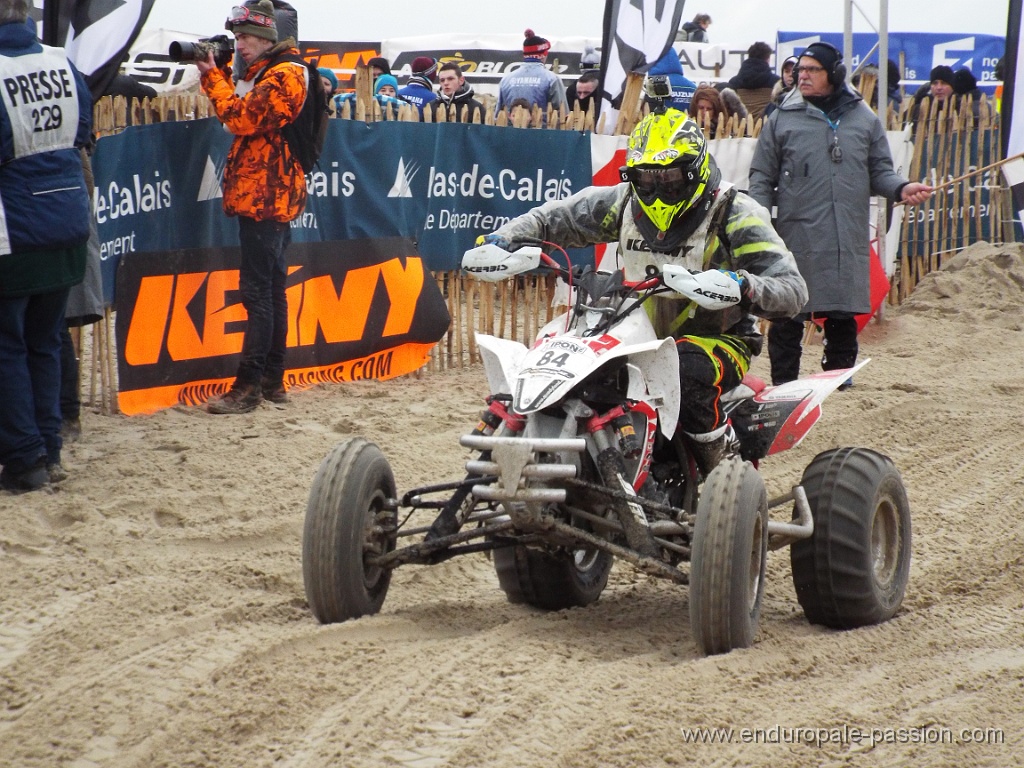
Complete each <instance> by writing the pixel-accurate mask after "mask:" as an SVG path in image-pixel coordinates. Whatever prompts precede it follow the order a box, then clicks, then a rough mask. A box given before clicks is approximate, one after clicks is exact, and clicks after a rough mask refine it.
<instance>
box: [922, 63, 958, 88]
mask: <svg viewBox="0 0 1024 768" xmlns="http://www.w3.org/2000/svg"><path fill="white" fill-rule="evenodd" d="M928 80H929V82H932V83H934V82H935V81H936V80H941V81H942V82H944V83H949V84H950V85H953V68H952V67H950V66H947V65H945V64H939V66H937V67H935V68H934V69H933V70H932V72H931V74H930V75H928Z"/></svg>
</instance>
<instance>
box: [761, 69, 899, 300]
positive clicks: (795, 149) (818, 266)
mask: <svg viewBox="0 0 1024 768" xmlns="http://www.w3.org/2000/svg"><path fill="white" fill-rule="evenodd" d="M830 118H831V121H830ZM833 126H835V127H834V128H833ZM836 137H838V146H839V149H840V150H841V152H842V160H841V161H840V162H834V161H833V159H832V147H833V144H834V142H835V141H836ZM906 183H907V180H906V179H904V178H902V177H901V176H899V175H898V174H897V173H896V172H895V171H894V170H893V162H892V155H891V153H890V152H889V144H888V141H887V140H886V136H885V129H884V128H883V127H882V123H881V121H880V120H879V119H878V117H877V116H876V115H875V113H874V112H872V111H871V109H870V108H869V107H868V106H867V105H866V104H865V103H864V101H863V99H862V98H861V97H860V95H859V94H857V93H856V92H854V91H853V90H851V89H849V88H845V87H844V91H843V94H842V97H841V98H840V100H839V104H838V106H836V107H835V108H833V110H832V112H831V114H830V116H829V117H826V116H825V113H823V112H822V111H821V110H820V109H818V108H817V107H815V106H814V105H812V104H810V103H808V102H806V101H805V100H804V98H803V95H802V94H801V93H800V91H799V90H797V89H794V90H793V91H792V92H791V93H790V94H789V95H788V96H787V97H786V98H785V99H784V101H783V102H782V105H781V106H780V107H779V108H778V109H776V110H775V111H774V112H772V114H771V115H770V116H769V118H768V120H767V122H766V124H765V126H764V127H763V128H762V129H761V135H760V136H759V137H758V141H757V148H756V149H755V151H754V159H753V161H752V162H751V164H750V196H751V197H753V198H754V199H755V200H757V201H758V202H759V203H761V204H762V205H763V206H765V207H766V208H768V209H769V210H771V208H772V206H773V205H774V206H778V218H777V220H776V222H775V228H776V229H777V230H778V232H779V234H780V235H781V236H782V239H783V240H784V241H785V243H786V245H787V246H788V247H789V249H790V250H791V251H792V252H793V255H794V256H795V257H796V262H797V266H798V267H799V268H800V273H801V274H802V275H803V277H804V280H806V281H807V290H808V293H809V295H810V299H809V300H808V302H807V305H806V307H805V308H804V311H805V312H830V311H831V312H836V311H841V312H852V313H855V314H862V313H866V312H870V311H871V300H870V283H869V275H870V272H869V263H870V262H869V251H868V240H869V229H868V214H869V205H870V198H871V195H882V196H884V197H887V198H889V199H890V200H895V199H896V197H897V195H898V194H899V192H900V190H901V189H902V187H903V185H905V184H906Z"/></svg>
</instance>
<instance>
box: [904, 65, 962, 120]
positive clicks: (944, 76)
mask: <svg viewBox="0 0 1024 768" xmlns="http://www.w3.org/2000/svg"><path fill="white" fill-rule="evenodd" d="M953 80H954V76H953V68H952V67H950V66H947V65H946V64H939V65H938V66H937V67H933V68H932V71H931V72H930V73H929V74H928V82H927V83H925V84H924V85H922V86H921V87H920V88H918V89H917V91H916V92H915V93H914V103H913V104H912V105H911V107H910V119H911V120H912V121H913V122H915V123H916V122H917V121H918V119H919V118H920V117H921V103H922V102H923V101H924V100H925V99H928V100H929V101H930V102H931V113H932V114H933V115H935V114H938V112H939V111H942V112H945V113H947V114H948V113H949V111H950V110H951V109H952V108H953V106H954V104H955V98H954V97H955V95H956V93H955V91H954V90H953Z"/></svg>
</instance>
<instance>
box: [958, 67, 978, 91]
mask: <svg viewBox="0 0 1024 768" xmlns="http://www.w3.org/2000/svg"><path fill="white" fill-rule="evenodd" d="M977 87H978V78H976V77H975V76H974V73H973V72H971V70H969V69H968V68H967V67H960V69H958V70H957V71H956V72H954V73H953V90H954V91H956V92H957V93H959V94H960V95H961V96H963V95H965V94H968V93H970V92H971V91H973V90H974V89H975V88H977Z"/></svg>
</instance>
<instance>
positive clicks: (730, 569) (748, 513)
mask: <svg viewBox="0 0 1024 768" xmlns="http://www.w3.org/2000/svg"><path fill="white" fill-rule="evenodd" d="M542 265H544V267H545V268H547V269H551V270H553V271H555V272H556V273H557V274H559V275H560V276H562V277H563V278H564V279H566V280H568V281H569V282H570V291H571V292H570V295H571V297H572V299H571V304H572V306H571V308H570V310H569V311H568V312H567V313H566V314H564V315H562V316H560V317H558V318H556V319H555V320H554V321H553V322H551V323H549V324H548V325H547V326H545V327H544V328H542V329H541V330H540V332H539V334H538V337H537V341H536V342H535V344H534V345H533V347H531V348H529V349H528V348H527V347H525V346H524V345H522V344H520V343H518V342H513V341H507V340H502V339H499V338H495V337H492V336H486V335H478V336H477V344H478V346H479V348H480V351H481V355H482V357H483V362H484V367H485V370H486V374H487V379H488V383H489V385H490V391H491V394H490V396H489V397H488V398H487V407H486V409H485V410H484V411H483V414H482V416H481V419H480V422H479V423H478V424H477V426H476V428H475V429H474V430H473V431H472V432H471V433H469V434H467V435H464V436H463V437H462V438H461V440H460V443H461V445H462V446H464V447H465V448H468V449H470V450H471V451H473V452H474V453H475V456H474V458H472V459H470V460H469V461H468V462H466V473H467V474H466V477H465V478H464V479H463V480H459V481H454V482H449V483H443V484H437V485H430V486H426V487H422V488H415V489H413V490H410V491H407V492H406V493H404V494H403V495H402V496H399V495H398V493H397V491H396V487H395V480H394V477H393V475H392V471H391V468H390V465H389V464H388V461H387V459H386V458H385V457H384V455H383V454H382V453H381V451H380V449H379V448H378V447H377V446H376V445H374V444H373V443H371V442H368V441H367V440H365V439H363V438H354V439H350V440H347V441H345V442H343V443H341V444H339V445H338V446H336V447H335V448H334V449H333V450H332V451H331V452H330V453H329V454H328V455H327V457H326V458H325V459H324V460H323V462H322V464H321V465H320V468H319V471H318V472H317V474H316V477H315V479H314V481H313V486H312V488H311V490H310V494H309V502H308V506H307V511H306V519H305V527H304V532H303V547H302V566H303V576H304V582H305V590H306V597H307V599H308V601H309V605H310V608H311V609H312V612H313V614H314V616H315V617H316V618H317V619H318V620H319V621H320V622H322V623H331V622H339V621H345V620H348V619H352V618H356V617H358V616H362V615H366V614H373V613H376V612H378V611H379V610H380V608H381V605H382V604H383V602H384V598H385V596H386V594H387V591H388V586H389V583H390V580H391V574H392V571H394V569H395V568H397V567H399V566H400V565H403V564H406V563H418V564H434V563H439V562H442V561H444V560H448V559H450V558H452V557H455V556H457V555H463V554H468V553H472V552H488V553H489V554H490V556H491V558H492V559H493V563H494V568H495V570H496V572H497V577H498V583H499V585H500V586H501V589H502V590H504V592H505V594H506V595H507V597H508V599H509V600H510V601H511V602H513V603H526V604H529V605H531V606H536V607H538V608H543V609H548V610H559V609H562V608H569V607H573V606H585V605H588V604H590V603H592V602H594V601H595V600H597V599H598V597H599V596H600V594H601V592H602V590H604V588H605V586H606V584H607V582H608V575H609V572H610V570H611V567H612V563H613V561H614V560H615V559H616V558H617V559H619V560H624V561H626V562H628V563H631V564H632V565H633V566H635V567H636V568H638V569H640V570H641V571H642V572H644V573H647V574H651V575H654V576H658V577H661V578H665V579H669V580H670V581H673V582H675V583H677V584H687V583H688V584H689V587H690V594H689V606H690V624H691V629H692V633H693V636H694V639H695V641H696V643H697V645H698V647H699V648H700V650H701V651H702V652H703V653H706V654H713V653H724V652H728V651H730V650H732V649H734V648H744V647H747V646H749V645H751V644H752V643H753V642H754V639H755V636H756V634H757V631H758V623H759V619H760V612H761V601H762V596H763V594H764V582H765V565H766V562H767V553H768V550H769V549H777V548H781V547H783V546H789V547H790V562H791V564H792V572H793V583H794V585H795V587H796V593H797V599H798V600H799V602H800V605H801V607H802V608H803V610H804V613H805V615H806V617H807V619H808V620H809V621H811V622H812V623H815V624H821V625H824V626H826V627H833V628H852V627H858V626H863V625H868V624H875V623H878V622H882V621H885V620H887V619H889V618H891V617H892V616H893V615H894V614H895V613H896V611H897V610H898V609H899V607H900V604H901V602H902V600H903V595H904V591H905V589H906V583H907V576H908V571H909V567H910V536H911V531H910V510H909V503H908V501H907V496H906V493H905V491H904V488H903V483H902V480H901V477H900V474H899V472H898V470H897V469H896V467H895V466H894V465H893V463H892V461H891V460H890V459H888V458H887V457H886V456H883V455H882V454H880V453H876V452H875V451H872V450H868V449H864V448H837V449H832V450H828V451H825V452H823V453H821V454H819V455H818V456H816V457H815V458H814V459H813V460H812V461H811V463H810V464H809V465H808V466H807V468H806V470H805V471H804V473H803V477H802V478H801V480H800V484H799V485H797V486H795V487H793V489H792V491H791V492H789V493H787V494H786V495H784V496H782V497H780V498H775V499H771V500H769V499H768V498H767V494H766V490H765V484H764V481H763V479H762V477H761V474H760V472H759V471H758V464H759V462H760V460H761V459H763V458H765V457H766V456H770V455H772V454H775V453H778V452H780V451H784V450H788V449H790V448H793V447H795V446H796V445H798V444H799V443H800V441H801V440H802V439H803V438H804V436H805V435H806V434H807V432H808V431H809V430H810V428H811V426H813V424H814V423H815V422H816V421H817V420H818V418H819V417H820V416H821V404H822V401H823V400H824V399H825V398H826V397H827V396H828V395H829V394H830V393H831V392H833V391H834V390H835V389H837V388H838V387H839V386H840V385H841V384H842V383H843V382H844V381H845V380H846V379H847V378H849V377H850V376H852V375H853V374H854V373H855V372H856V371H857V370H859V369H860V368H861V367H862V366H863V365H865V364H866V363H867V362H868V361H866V360H865V361H863V362H861V363H860V364H859V365H858V366H856V367H855V368H849V369H843V370H837V371H826V372H823V373H819V374H816V375H813V376H809V377H806V378H802V379H799V380H797V381H793V382H789V383H787V384H783V385H779V386H766V385H765V384H764V383H763V382H761V381H759V380H758V379H757V378H756V377H753V376H750V375H748V376H747V377H746V378H745V379H744V381H743V384H742V385H741V386H739V387H737V388H736V389H735V390H733V391H731V392H728V393H726V394H725V395H724V396H723V398H722V401H723V407H724V408H725V409H726V411H727V412H728V414H729V420H730V424H731V426H732V428H733V431H734V436H735V446H734V448H735V451H734V455H732V456H730V457H728V458H726V459H725V460H723V461H721V462H720V463H719V464H718V466H717V467H715V468H714V469H713V470H711V471H710V472H709V473H708V475H707V477H706V478H702V477H701V473H700V471H699V469H698V466H697V463H696V461H695V459H694V455H693V452H692V450H691V446H690V445H689V444H688V443H687V438H685V437H684V436H683V435H684V433H683V432H682V430H677V429H676V422H677V418H678V412H679V402H680V386H679V373H678V365H679V363H678V356H677V353H676V351H675V349H674V346H673V344H674V340H673V339H671V338H667V339H658V338H656V336H655V333H654V329H653V327H652V326H651V323H650V320H649V319H648V316H647V313H646V312H644V311H642V310H641V305H642V303H643V302H644V301H645V300H646V299H647V298H649V297H651V296H653V295H655V294H658V293H666V292H675V293H682V294H683V295H687V291H688V290H690V289H691V288H692V286H690V284H689V283H688V282H687V279H686V278H687V277H688V276H689V273H688V272H686V270H684V269H682V268H680V267H676V266H672V265H666V266H665V267H664V268H663V270H662V271H661V272H660V273H659V272H657V271H655V270H654V269H648V275H647V277H646V278H645V279H644V280H642V281H640V282H638V283H629V282H626V281H624V279H623V274H622V273H621V272H615V273H613V274H604V273H598V272H595V271H593V270H591V269H589V268H588V269H579V268H576V269H573V268H571V267H562V266H560V265H559V264H558V263H556V262H555V261H554V260H553V259H552V258H551V257H550V256H548V255H547V254H545V253H543V252H542V250H541V248H539V247H529V246H528V247H520V248H519V249H518V250H516V251H515V252H513V253H509V252H507V251H504V250H502V249H501V248H499V247H497V246H496V245H485V246H482V247H479V248H475V249H473V250H471V251H468V252H467V253H466V255H465V257H464V259H463V267H464V269H465V270H466V271H468V272H470V273H472V274H475V275H476V276H478V277H480V278H482V279H487V280H492V281H496V280H498V279H505V278H507V277H510V276H513V275H517V274H522V273H524V272H527V271H531V270H536V269H538V268H541V267H542ZM691 298H693V297H692V296H691ZM786 505H791V509H792V515H791V518H790V519H788V520H777V519H773V518H772V517H771V516H770V511H771V510H773V509H775V508H777V507H783V506H786ZM423 512H428V513H429V517H427V518H421V519H422V522H421V523H420V524H414V522H416V521H414V517H415V516H416V515H417V513H423Z"/></svg>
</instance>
